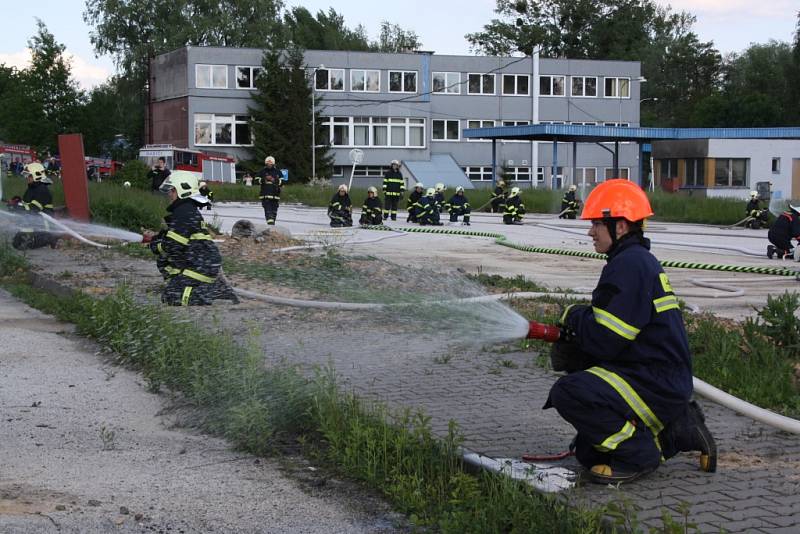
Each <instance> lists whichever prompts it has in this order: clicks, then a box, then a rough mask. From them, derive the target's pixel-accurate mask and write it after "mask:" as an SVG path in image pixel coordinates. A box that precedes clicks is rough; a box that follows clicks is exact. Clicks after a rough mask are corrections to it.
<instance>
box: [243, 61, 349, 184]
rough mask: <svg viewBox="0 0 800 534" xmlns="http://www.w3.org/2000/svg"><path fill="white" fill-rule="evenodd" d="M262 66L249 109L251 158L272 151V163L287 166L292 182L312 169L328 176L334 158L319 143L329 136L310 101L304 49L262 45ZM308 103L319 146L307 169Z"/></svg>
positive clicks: (257, 158) (311, 173)
mask: <svg viewBox="0 0 800 534" xmlns="http://www.w3.org/2000/svg"><path fill="white" fill-rule="evenodd" d="M262 66H263V67H264V74H262V75H261V76H259V77H258V79H257V80H256V88H257V91H256V92H254V93H253V103H254V107H252V108H250V115H251V117H252V120H253V122H252V128H253V137H254V138H255V144H254V146H253V154H254V155H255V162H256V163H257V162H261V161H264V158H265V157H267V156H274V157H275V159H276V166H277V167H279V168H286V169H288V170H289V176H290V179H291V180H292V181H293V182H301V183H302V182H306V181H308V180H309V179H310V178H311V177H312V176H314V175H315V174H316V175H318V176H328V175H330V173H331V166H332V164H333V157H332V156H331V155H330V154H329V147H327V146H325V145H323V142H324V140H325V139H327V137H325V134H324V129H323V127H322V118H321V115H320V112H319V108H318V106H317V105H315V102H314V100H313V99H314V95H313V92H312V90H311V87H310V85H309V80H308V78H307V73H306V69H305V65H304V60H303V52H302V50H300V49H299V48H289V49H288V50H287V51H286V53H285V54H284V53H283V52H281V51H280V50H278V49H272V50H266V51H265V52H264V58H263V60H262ZM317 100H319V98H317ZM312 107H313V108H314V111H313V113H314V114H315V115H316V118H315V121H316V124H315V127H316V134H315V135H316V141H315V142H316V143H317V145H318V146H317V148H315V155H316V169H315V170H314V169H312V168H311V167H312V165H311V164H312V161H311V159H312V158H311V154H310V153H309V148H310V147H311V144H312V143H311V139H312V135H311V131H312V130H311V122H312V121H311V114H312ZM320 145H322V146H320ZM315 171H316V172H315Z"/></svg>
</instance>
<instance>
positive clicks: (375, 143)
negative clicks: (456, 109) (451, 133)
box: [322, 117, 458, 148]
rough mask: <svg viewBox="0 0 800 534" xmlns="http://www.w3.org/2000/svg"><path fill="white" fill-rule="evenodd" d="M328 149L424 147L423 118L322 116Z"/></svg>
mask: <svg viewBox="0 0 800 534" xmlns="http://www.w3.org/2000/svg"><path fill="white" fill-rule="evenodd" d="M456 122H458V121H456ZM322 125H323V127H324V128H326V129H328V139H329V142H330V144H331V146H335V147H341V146H366V147H412V148H423V147H424V146H425V119H417V118H405V117H403V118H395V117H323V119H322Z"/></svg>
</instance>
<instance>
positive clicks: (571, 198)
mask: <svg viewBox="0 0 800 534" xmlns="http://www.w3.org/2000/svg"><path fill="white" fill-rule="evenodd" d="M577 190H578V186H576V185H575V184H572V185H571V186H569V189H568V190H567V191H566V192H565V193H564V198H562V199H561V213H559V214H558V218H559V219H574V218H576V217H577V216H578V209H579V208H580V204H581V203H580V201H579V200H578V199H576V198H575V192H576V191H577Z"/></svg>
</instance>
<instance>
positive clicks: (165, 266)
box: [145, 213, 181, 280]
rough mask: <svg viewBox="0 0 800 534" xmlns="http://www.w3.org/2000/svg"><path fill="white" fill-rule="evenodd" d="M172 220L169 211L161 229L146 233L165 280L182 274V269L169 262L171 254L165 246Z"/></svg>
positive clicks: (159, 270) (158, 267)
mask: <svg viewBox="0 0 800 534" xmlns="http://www.w3.org/2000/svg"><path fill="white" fill-rule="evenodd" d="M171 221H172V214H170V213H168V214H167V215H165V216H164V223H163V224H162V225H161V230H160V231H159V232H158V233H157V234H155V235H148V234H145V241H147V240H149V241H150V251H151V252H152V253H153V254H155V255H156V268H157V269H158V272H160V273H161V276H162V277H163V278H164V280H169V278H170V277H172V276H175V275H176V274H180V272H181V270H180V269H178V268H176V267H174V266H172V265H171V264H170V263H169V256H167V251H166V249H165V248H164V242H165V239H166V237H167V232H168V231H169V227H170V222H171Z"/></svg>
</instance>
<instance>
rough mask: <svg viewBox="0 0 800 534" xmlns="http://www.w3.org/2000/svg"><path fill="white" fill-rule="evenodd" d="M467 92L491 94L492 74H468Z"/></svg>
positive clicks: (492, 86) (492, 91)
mask: <svg viewBox="0 0 800 534" xmlns="http://www.w3.org/2000/svg"><path fill="white" fill-rule="evenodd" d="M467 93H468V94H470V95H493V94H494V74H470V75H469V79H468V82H467Z"/></svg>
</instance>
